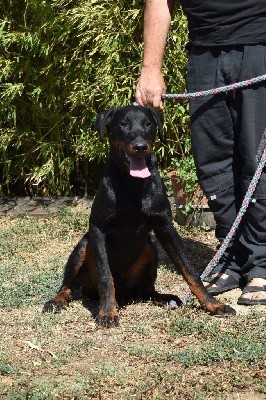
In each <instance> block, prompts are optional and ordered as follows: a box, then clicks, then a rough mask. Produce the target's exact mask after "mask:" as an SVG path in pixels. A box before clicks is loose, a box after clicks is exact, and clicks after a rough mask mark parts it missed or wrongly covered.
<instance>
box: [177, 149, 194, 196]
mask: <svg viewBox="0 0 266 400" xmlns="http://www.w3.org/2000/svg"><path fill="white" fill-rule="evenodd" d="M171 169H172V170H174V171H176V176H177V177H178V181H179V182H180V183H181V184H182V185H183V186H184V190H185V192H186V193H187V195H188V197H191V196H192V195H193V194H194V193H195V190H196V187H197V182H198V178H197V174H196V168H195V163H194V159H193V156H192V155H189V156H187V157H184V158H182V159H177V158H173V159H172V160H171Z"/></svg>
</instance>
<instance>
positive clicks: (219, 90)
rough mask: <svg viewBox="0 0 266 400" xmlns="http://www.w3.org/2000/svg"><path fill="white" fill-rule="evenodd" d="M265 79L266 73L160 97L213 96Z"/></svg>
mask: <svg viewBox="0 0 266 400" xmlns="http://www.w3.org/2000/svg"><path fill="white" fill-rule="evenodd" d="M265 80H266V74H264V75H260V76H257V77H255V78H251V79H247V80H246V81H241V82H237V83H232V84H231V85H227V86H221V87H218V88H214V89H209V90H203V91H201V92H194V93H174V94H169V93H167V94H164V95H163V96H162V97H163V98H164V99H177V100H180V99H196V98H197V97H204V96H214V95H216V94H219V93H226V92H231V91H233V90H236V89H240V88H241V89H243V88H246V87H248V86H252V85H254V84H255V83H259V82H263V81H265Z"/></svg>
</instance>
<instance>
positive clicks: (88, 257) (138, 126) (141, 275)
mask: <svg viewBox="0 0 266 400" xmlns="http://www.w3.org/2000/svg"><path fill="white" fill-rule="evenodd" d="M96 128H97V131H98V133H99V135H100V136H101V137H103V135H104V132H105V131H107V134H108V137H109V142H110V158H109V160H108V162H107V164H106V167H105V171H104V174H103V177H102V180H101V182H100V185H99V188H98V191H97V194H96V196H95V199H94V202H93V205H92V210H91V216H90V220H89V231H88V232H87V233H86V234H85V236H84V237H83V238H82V239H81V241H80V242H79V243H78V245H77V246H76V247H75V249H74V250H73V252H72V253H71V255H70V257H69V260H68V262H67V264H66V267H65V275H64V280H63V284H62V286H61V288H60V290H59V292H58V294H57V295H56V297H55V298H54V299H52V300H50V301H48V302H47V303H45V305H44V309H43V311H45V312H46V311H60V310H61V309H62V308H64V307H66V306H67V305H68V303H69V301H70V299H71V294H72V290H73V288H74V287H76V286H81V287H82V289H83V291H84V292H86V293H87V294H88V295H89V296H90V297H95V296H99V298H100V310H99V315H98V321H99V323H100V324H102V325H104V326H111V325H116V324H117V323H118V313H117V304H116V301H117V299H129V298H132V297H137V298H142V299H152V300H153V301H154V302H156V303H159V304H165V303H167V302H168V301H169V300H170V299H172V300H175V301H176V303H177V304H178V305H180V304H181V301H180V300H179V298H178V297H177V296H174V295H167V294H159V293H158V292H156V290H155V286H154V285H155V280H156V275H157V264H158V260H157V252H156V246H155V245H154V243H153V240H152V235H151V231H153V232H154V233H155V235H156V237H157V239H158V240H159V242H160V243H161V245H162V247H163V248H164V250H165V251H166V253H167V254H168V256H169V257H170V258H171V260H172V262H173V264H174V265H175V267H176V268H178V269H179V270H180V271H181V273H182V275H183V277H184V279H185V280H186V281H187V283H188V285H189V287H190V290H191V291H192V293H194V294H195V295H196V296H197V298H198V300H199V301H200V303H201V304H202V306H203V307H204V308H205V309H206V310H207V311H209V312H210V313H211V314H220V315H223V314H228V313H229V314H230V313H234V310H233V309H232V308H230V307H229V306H226V305H225V304H223V303H221V302H219V301H217V300H215V299H214V298H213V297H212V296H211V295H210V294H209V293H208V292H207V290H206V289H205V288H204V286H203V285H202V282H201V280H200V278H199V276H198V274H197V273H196V272H195V269H194V268H193V267H192V266H191V264H190V262H189V260H188V258H187V255H186V253H185V250H184V247H183V244H182V241H181V238H180V236H179V234H178V233H177V231H176V229H175V228H174V226H173V223H172V214H171V208H170V204H169V201H168V198H167V195H166V190H165V187H164V184H163V182H162V180H161V178H160V176H159V173H158V171H157V170H156V166H155V164H156V159H155V157H154V155H153V154H152V147H153V143H154V140H155V135H156V131H158V134H159V136H160V138H161V139H162V138H163V118H162V114H161V113H157V112H156V111H154V110H153V109H152V108H150V107H140V106H127V107H121V108H113V109H111V110H109V111H107V112H104V113H102V114H100V115H99V116H98V118H97V121H96ZM130 159H141V160H142V163H143V162H144V160H145V163H146V166H147V168H148V170H149V173H150V176H146V177H140V176H138V177H135V176H131V175H130V173H131V172H130V165H129V164H130V163H129V160H130ZM133 161H134V160H133ZM135 161H136V160H135ZM142 174H143V172H142ZM145 174H146V175H147V170H145Z"/></svg>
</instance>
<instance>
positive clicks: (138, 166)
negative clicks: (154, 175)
mask: <svg viewBox="0 0 266 400" xmlns="http://www.w3.org/2000/svg"><path fill="white" fill-rule="evenodd" d="M127 158H128V160H129V169H130V175H131V176H133V177H134V178H142V179H143V178H148V177H149V176H150V175H151V173H150V171H149V170H148V167H147V165H146V161H145V157H138V158H135V157H130V156H127Z"/></svg>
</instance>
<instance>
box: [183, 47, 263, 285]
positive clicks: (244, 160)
mask: <svg viewBox="0 0 266 400" xmlns="http://www.w3.org/2000/svg"><path fill="white" fill-rule="evenodd" d="M265 73H266V45H265V46H264V45H257V46H236V47H228V48H215V47H213V48H203V47H192V48H191V49H190V54H189V63H188V75H187V87H188V91H189V92H195V91H201V90H207V89H211V88H215V87H219V86H225V85H229V84H231V83H235V82H240V81H243V80H246V79H249V78H253V77H256V76H259V75H263V74H265ZM190 115H191V135H192V136H191V139H192V150H193V154H194V157H195V163H196V168H197V174H198V178H199V182H200V185H201V187H202V189H203V191H204V193H205V194H206V196H207V198H208V200H209V206H210V209H211V210H212V212H213V214H214V217H215V220H216V237H217V238H218V240H220V241H221V240H222V239H224V237H225V236H226V234H227V233H228V231H229V229H230V228H231V226H232V223H233V221H234V219H235V217H236V214H237V212H238V211H239V208H240V206H241V202H242V200H243V197H244V195H245V192H246V190H247V188H248V185H249V182H250V180H251V179H252V177H253V175H254V173H255V171H256V169H257V158H256V155H257V150H258V147H259V145H260V142H261V138H262V135H263V133H264V131H265V129H266V83H265V82H263V83H258V84H254V85H252V86H251V87H248V88H245V89H240V90H236V91H234V92H228V93H221V94H218V95H215V96H208V97H201V98H198V99H194V100H191V101H190ZM265 172H266V170H265V171H264V172H263V174H262V176H261V178H260V181H259V183H258V185H257V189H256V192H255V195H254V199H255V202H253V203H251V204H250V205H249V208H248V211H247V213H246V215H245V217H244V219H243V221H242V223H241V226H240V227H239V229H238V232H237V236H236V238H235V239H234V240H233V241H232V243H231V244H230V246H229V249H228V251H227V252H226V253H225V255H224V257H223V258H222V260H221V263H220V265H219V266H218V267H217V268H216V270H215V271H220V270H221V269H227V268H229V269H230V270H231V272H232V274H235V275H238V276H239V275H241V276H243V275H245V276H246V277H247V279H248V281H250V280H251V279H252V278H254V277H263V278H266V173H265Z"/></svg>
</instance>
